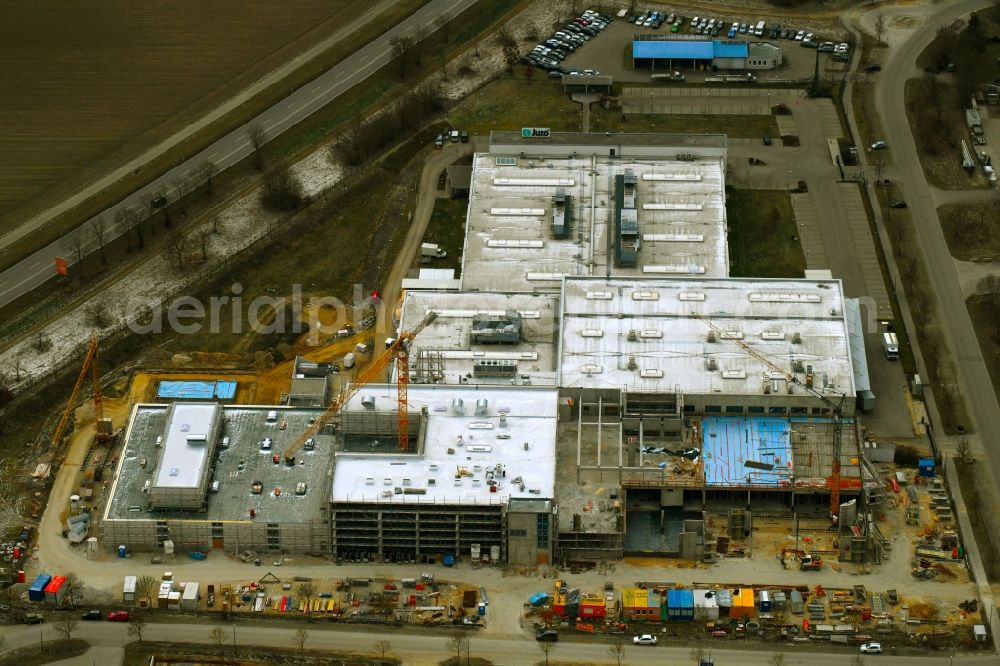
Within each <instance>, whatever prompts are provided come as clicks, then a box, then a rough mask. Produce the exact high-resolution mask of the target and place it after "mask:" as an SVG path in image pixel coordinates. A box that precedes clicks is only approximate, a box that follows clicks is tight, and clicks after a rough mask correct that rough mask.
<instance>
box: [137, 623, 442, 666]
mask: <svg viewBox="0 0 1000 666" xmlns="http://www.w3.org/2000/svg"><path fill="white" fill-rule="evenodd" d="M226 631H227V632H230V631H231V629H227V630H226ZM210 632H211V628H210V627H205V635H206V636H207V635H208V634H209V633H210ZM229 635H230V636H231V635H232V634H231V633H230V634H229ZM379 638H380V636H379V635H376V634H372V640H371V648H372V649H374V648H375V644H376V643H377V642H378V640H379ZM443 642H444V639H442V643H443ZM289 645H291V642H289ZM167 655H168V656H169V658H170V660H171V661H172V662H176V663H191V664H199V663H213V664H214V663H226V664H243V665H246V666H250V665H257V664H260V665H261V666H263V665H265V664H275V663H295V664H309V665H310V666H312V665H314V664H315V665H316V666H319V665H320V664H321V665H322V666H394V665H395V664H399V663H400V661H399V659H397V658H396V657H394V656H393V654H392V650H391V649H390V650H389V651H388V652H387V653H386V656H385V657H384V658H380V657H379V656H378V655H377V654H365V653H364V651H363V649H361V650H358V651H357V652H354V653H348V652H337V651H332V650H310V649H309V641H308V636H307V638H306V644H305V650H304V651H303V652H301V653H300V652H299V650H298V649H296V648H292V647H288V648H285V647H275V646H268V647H263V646H259V645H255V646H253V647H252V648H251V647H250V646H242V645H241V646H240V647H239V650H238V652H237V654H236V655H234V654H233V648H232V646H231V645H229V644H226V645H221V646H217V645H208V644H201V643H151V642H149V641H145V642H143V643H129V644H128V645H126V646H125V662H124V663H125V666H149V662H150V658H151V657H153V656H157V657H164V656H167Z"/></svg>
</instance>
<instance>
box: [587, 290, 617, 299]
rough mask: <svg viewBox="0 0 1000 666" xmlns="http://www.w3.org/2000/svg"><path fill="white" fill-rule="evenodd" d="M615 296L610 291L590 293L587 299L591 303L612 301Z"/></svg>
mask: <svg viewBox="0 0 1000 666" xmlns="http://www.w3.org/2000/svg"><path fill="white" fill-rule="evenodd" d="M614 296H615V295H614V294H613V293H611V292H610V291H588V292H587V299H588V300H591V301H610V300H611V299H612V298H614Z"/></svg>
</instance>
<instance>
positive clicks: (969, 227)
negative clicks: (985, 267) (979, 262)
mask: <svg viewBox="0 0 1000 666" xmlns="http://www.w3.org/2000/svg"><path fill="white" fill-rule="evenodd" d="M938 219H939V220H941V230H942V231H944V237H945V240H947V241H948V250H949V251H950V252H951V256H953V257H955V258H956V259H961V260H962V261H972V260H975V259H980V258H992V259H995V258H997V257H1000V211H998V210H997V207H996V206H995V205H994V204H993V203H987V204H973V205H966V204H949V205H946V206H941V207H940V208H938Z"/></svg>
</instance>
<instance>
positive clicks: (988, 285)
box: [976, 275, 1000, 307]
mask: <svg viewBox="0 0 1000 666" xmlns="http://www.w3.org/2000/svg"><path fill="white" fill-rule="evenodd" d="M976 293H977V294H979V295H980V296H985V297H986V298H987V300H988V301H989V304H990V305H991V306H993V307H995V306H996V305H997V302H998V301H1000V276H998V275H987V276H985V277H983V278H980V280H979V282H978V283H977V284H976Z"/></svg>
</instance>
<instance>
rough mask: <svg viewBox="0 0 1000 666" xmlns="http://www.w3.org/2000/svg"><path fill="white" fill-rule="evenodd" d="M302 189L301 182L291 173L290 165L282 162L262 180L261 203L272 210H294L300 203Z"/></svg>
mask: <svg viewBox="0 0 1000 666" xmlns="http://www.w3.org/2000/svg"><path fill="white" fill-rule="evenodd" d="M302 189H303V188H302V181H301V180H299V178H298V176H296V175H295V174H294V173H292V167H291V165H290V164H289V163H288V162H287V161H285V160H282V161H281V162H279V163H278V164H276V165H275V166H274V167H273V168H272V169H270V170H269V171H268V173H267V177H266V178H264V188H263V190H262V191H261V203H262V204H263V205H264V207H266V208H270V209H272V210H279V211H289V210H295V209H296V208H298V207H299V205H300V204H301V203H302V193H303V192H302Z"/></svg>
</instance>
